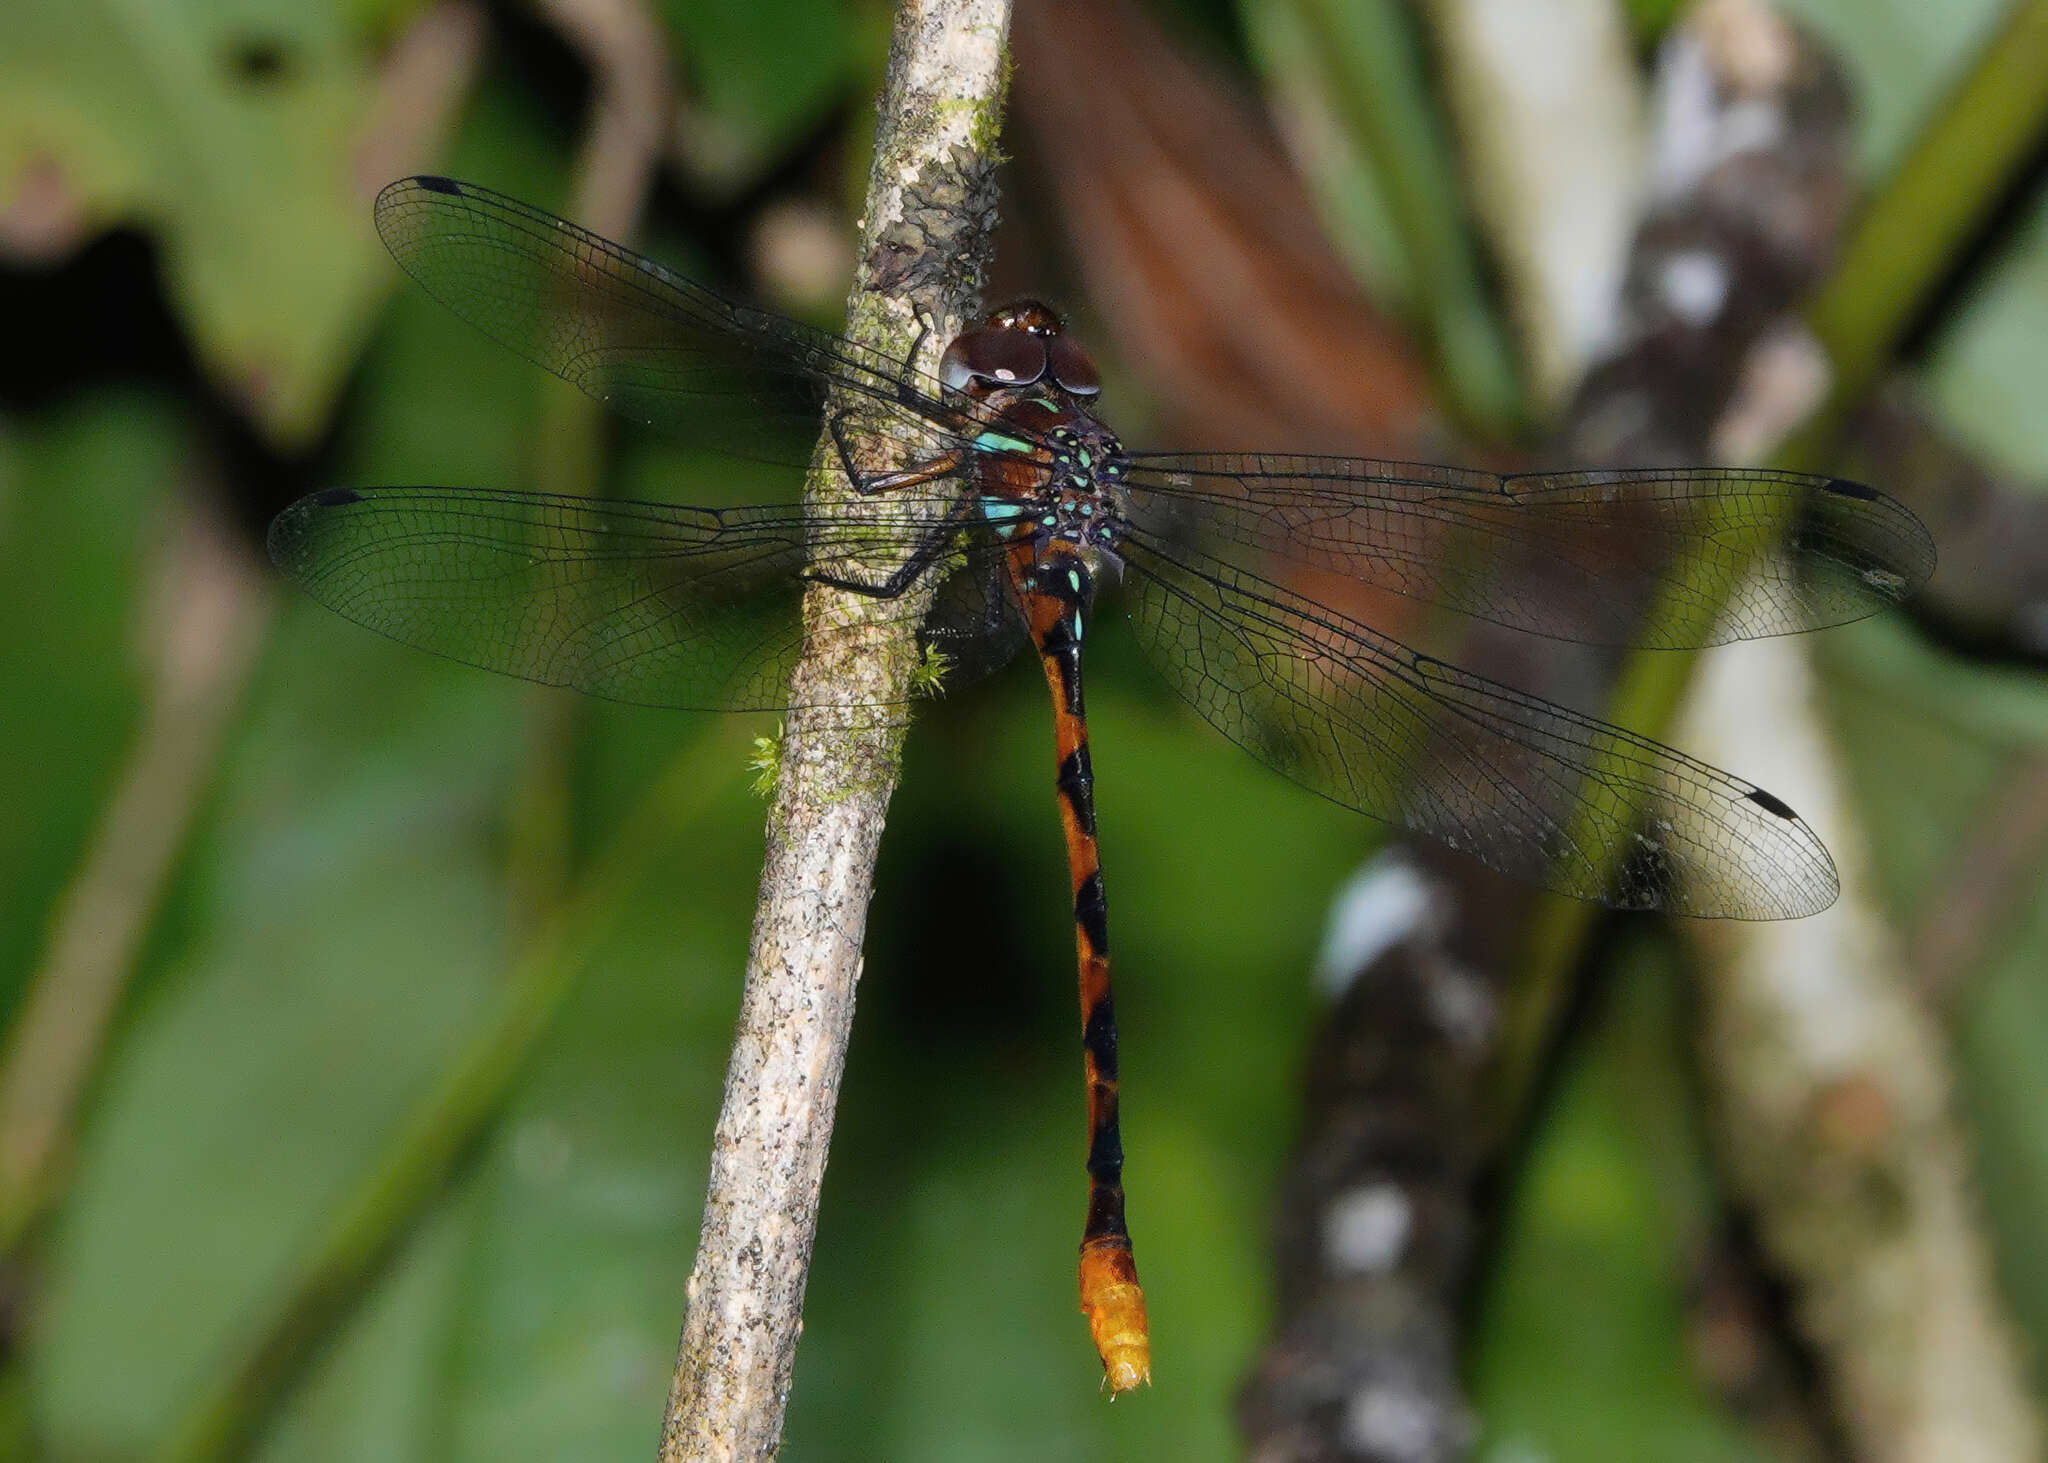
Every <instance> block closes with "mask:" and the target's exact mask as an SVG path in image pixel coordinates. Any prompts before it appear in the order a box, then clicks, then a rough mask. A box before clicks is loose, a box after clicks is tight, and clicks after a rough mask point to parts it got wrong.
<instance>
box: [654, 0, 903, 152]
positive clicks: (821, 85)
mask: <svg viewBox="0 0 2048 1463" xmlns="http://www.w3.org/2000/svg"><path fill="white" fill-rule="evenodd" d="M661 14H662V16H663V18H664V19H665V20H666V22H667V23H668V28H669V30H670V32H671V33H672V34H673V35H674V36H675V38H676V54H677V58H678V62H679V65H680V68H681V71H682V83H683V89H684V91H685V93H686V94H688V95H689V96H691V97H692V98H693V99H694V100H695V102H696V104H697V105H695V106H693V107H692V108H691V109H690V111H689V113H688V114H687V115H686V117H685V120H684V122H683V124H682V128H681V132H680V136H679V139H678V141H679V146H680V148H681V151H682V155H683V157H684V158H685V159H687V160H689V162H690V163H691V165H692V166H693V167H694V168H695V169H696V171H697V172H698V173H699V175H700V176H701V177H702V178H703V179H704V180H705V181H706V182H708V183H710V184H712V185H713V186H714V187H716V188H718V189H720V190H723V191H738V190H740V189H741V188H743V187H745V186H747V185H749V184H751V183H753V182H754V181H755V180H756V179H757V177H758V176H759V174H760V172H761V171H762V170H763V169H765V168H766V167H768V166H769V165H770V164H771V163H773V162H774V161H775V160H776V159H777V158H778V157H779V156H780V155H781V153H782V152H783V151H784V150H785V149H786V148H788V147H789V146H790V145H791V144H793V143H794V142H796V141H797V140H798V139H799V138H800V137H801V136H802V135H803V134H804V133H805V132H806V131H808V130H809V129H811V128H813V127H815V126H817V125H818V124H819V123H820V122H821V121H822V120H824V118H825V116H826V115H827V114H828V113H829V112H830V111H831V110H832V109H833V108H834V107H837V106H839V105H840V104H841V103H842V102H843V101H845V100H846V99H847V97H848V96H849V94H850V92H851V88H852V83H853V82H854V80H855V78H856V77H858V76H860V75H862V73H863V72H864V71H865V70H866V69H868V68H869V66H870V64H871V63H872V64H873V65H879V63H880V59H881V51H880V50H879V49H877V48H876V46H875V45H873V44H871V42H873V41H874V40H875V39H876V32H875V31H874V28H873V27H871V26H868V25H865V24H862V23H860V22H859V21H858V19H857V17H856V15H855V13H854V11H853V10H852V8H850V6H849V5H848V3H847V0H753V3H749V4H744V5H734V4H730V3H728V0H661ZM881 40H882V43H883V44H886V36H883V37H881ZM862 130H866V128H865V126H864V125H863V127H862Z"/></svg>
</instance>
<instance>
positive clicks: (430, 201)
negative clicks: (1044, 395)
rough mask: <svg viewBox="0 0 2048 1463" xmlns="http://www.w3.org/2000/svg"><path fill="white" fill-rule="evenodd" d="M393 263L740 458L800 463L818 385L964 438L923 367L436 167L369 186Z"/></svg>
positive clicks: (877, 427) (879, 417)
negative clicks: (746, 300) (377, 187)
mask: <svg viewBox="0 0 2048 1463" xmlns="http://www.w3.org/2000/svg"><path fill="white" fill-rule="evenodd" d="M376 218H377V232H378V234H379V235H380V236H381V237H382V238H383V240H384V243H385V246H386V247H387V248H389V249H390V251H391V254H392V257H393V258H394V259H396V260H397V261H398V264H399V267H400V268H402V269H403V270H405V272H406V273H407V274H409V275H411V276H412V277H413V279H415V280H416V281H418V282H419V284H420V285H421V286H422V287H423V288H424V289H425V290H426V291H427V293H428V294H430V295H432V296H433V297H434V298H435V299H436V300H439V301H440V302H441V303H442V304H444V305H446V306H448V307H449V308H450V309H451V310H453V311H454V312H455V313H456V314H458V315H460V316H461V317H462V318H463V319H465V320H467V321H469V322H470V323H471V324H472V325H475V326H476V327H477V328H479V329H480V330H482V331H483V332H484V333H485V334H487V335H489V336H491V337H493V338H494V339H496V340H498V341H500V342H502V343H503V344H505V345H507V346H509V347H510V348H511V349H512V350H514V351H517V352H518V353H519V354H520V355H523V356H525V357H526V358H527V359H528V360H531V361H533V362H535V363H536V364H538V365H540V366H543V367H545V368H546V369H547V370H549V371H552V372H553V373H554V374H555V375H557V376H560V377H561V378H562V379H563V380H565V381H568V382H569V383H571V384H572V385H574V386H576V387H577V388H578V389H580V390H582V391H584V392H587V393H588V394H589V395H591V396H593V397H595V398H597V399H598V400H599V401H602V402H604V403H606V404H607V405H608V406H611V407H613V408H615V409H616V410H618V411H619V412H620V413H621V414H623V415H625V416H627V417H629V418H631V419H632V420H634V421H639V422H645V423H647V424H649V425H652V426H655V427H659V428H662V429H664V430H666V431H668V432H670V433H672V434H674V435H676V436H678V437H680V438H683V439H684V440H687V441H690V442H693V443H696V444H699V445H703V446H708V447H715V448H719V449H721V450H725V451H730V452H736V453H739V454H740V455H743V456H750V457H760V458H764V459H766V460H769V461H777V462H791V463H794V464H796V465H802V464H803V463H805V462H807V461H808V460H809V456H810V450H811V444H812V442H813V441H814V440H815V438H816V434H817V429H818V423H819V408H820V406H821V404H822V403H823V400H824V392H825V389H826V388H827V387H828V386H834V385H836V386H838V387H840V388H841V389H842V390H843V392H844V393H845V395H846V398H847V400H849V401H851V402H853V403H855V404H856V405H858V406H859V407H861V408H862V409H861V410H860V411H859V420H858V422H857V423H856V424H855V427H856V430H857V432H858V433H859V435H861V436H863V437H865V438H870V439H872V438H875V437H884V438H890V439H894V440H897V441H900V442H902V443H903V444H904V448H905V452H906V454H908V455H915V456H918V457H923V456H927V455H930V454H931V453H932V452H933V451H934V447H933V442H934V438H935V437H936V438H937V440H938V448H937V449H936V450H940V451H943V450H944V449H945V448H946V447H947V446H949V445H953V444H954V443H956V442H958V441H959V440H960V439H961V436H962V433H963V432H965V433H966V435H968V436H971V435H972V432H971V431H967V429H966V423H965V422H964V420H963V418H962V416H961V414H960V412H959V411H957V410H956V409H955V408H954V407H953V406H951V405H948V404H947V403H946V402H945V401H944V400H943V399H942V398H941V394H940V389H939V384H938V382H937V381H936V380H934V379H932V378H930V377H927V376H922V375H914V374H912V373H911V372H909V371H908V370H906V368H904V367H903V366H902V365H900V364H899V363H897V362H895V361H891V360H889V359H888V358H886V357H885V356H883V355H881V354H880V353H878V352H876V351H873V350H869V349H868V348H866V347H864V346H860V345H857V344H855V343H854V342H852V341H849V340H845V339H842V338H841V337H839V336H836V335H832V334H830V333H828V332H826V331H822V330H816V329H813V328H812V327H810V326H808V325H804V324H802V323H800V322H798V321H794V320H789V319H785V318H784V317H782V316H780V315H775V314H772V313H770V312H768V311H766V310H757V309H754V308H753V307H751V306H748V305H742V304H739V303H738V302H736V301H733V300H728V299H726V298H725V297H724V296H722V295H720V294H718V293H717V292H715V291H713V290H710V289H707V288H705V287H704V286H703V285H700V284H697V283H695V282H694V281H692V280H689V279H686V278H684V277H683V276H682V275H679V274H677V273H675V272H674V271H673V270H670V269H667V268H664V267H663V266H662V265H660V264H657V263H655V262H654V261H653V260H651V259H646V258H643V257H642V256H640V255H638V254H635V253H633V252H632V251H631V250H629V249H625V248H622V247H621V246H619V245H617V244H614V243H612V242H611V241H610V240H609V239H605V238H601V237H600V236H598V235H596V234H593V233H591V232H590V231H589V230H587V229H582V228H578V227H577V226H576V225H575V224H572V223H569V222H568V221H567V220H565V219H560V218H556V217H555V216H554V215H553V214H550V213H545V212H543V211H542V210H540V209H537V208H533V207H530V206H528V205H527V204H524V203H521V202H519V201H518V200H516V199H512V198H507V197H505V196H504V195H503V194H500V193H494V192H492V191H491V190H490V189H488V188H479V187H477V186H476V185H475V184H472V183H461V182H456V181H455V180H453V179H449V178H437V177H417V178H406V179H402V180H400V181H399V182H396V183H393V184H391V185H390V186H389V187H387V188H385V189H384V191H383V192H382V193H380V194H378V195H377V205H376Z"/></svg>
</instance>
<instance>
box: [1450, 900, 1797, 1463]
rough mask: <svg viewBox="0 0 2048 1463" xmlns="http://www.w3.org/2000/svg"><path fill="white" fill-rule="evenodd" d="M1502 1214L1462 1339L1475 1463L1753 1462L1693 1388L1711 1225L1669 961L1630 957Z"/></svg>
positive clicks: (1735, 1427)
mask: <svg viewBox="0 0 2048 1463" xmlns="http://www.w3.org/2000/svg"><path fill="white" fill-rule="evenodd" d="M1614 966H1615V968H1614V969H1613V970H1612V972H1611V976H1612V982H1613V983H1612V986H1611V987H1610V989H1609V990H1608V991H1607V992H1606V993H1605V997H1604V999H1603V1000H1602V1002H1601V1005H1602V1010H1601V1013H1600V1015H1599V1018H1598V1020H1597V1024H1596V1027H1595V1029H1594V1030H1593V1031H1591V1032H1588V1033H1585V1034H1586V1035H1587V1036H1588V1037H1590V1039H1589V1040H1586V1041H1582V1042H1580V1043H1579V1044H1577V1045H1576V1046H1575V1048H1574V1050H1573V1052H1572V1055H1571V1057H1570V1065H1569V1069H1568V1070H1567V1071H1566V1072H1565V1074H1564V1076H1563V1080H1562V1083H1561V1086H1560V1090H1559V1091H1557V1092H1556V1093H1555V1094H1554V1096H1553V1100H1552V1102H1551V1104H1550V1106H1549V1109H1548V1111H1547V1113H1546V1116H1545V1118H1544V1122H1543V1125H1542V1128H1541V1129H1540V1130H1539V1131H1538V1132H1537V1134H1536V1135H1535V1138H1534V1147H1533V1149H1532V1150H1531V1151H1530V1153H1529V1154H1528V1157H1527V1162H1526V1165H1525V1167H1524V1169H1523V1171H1522V1173H1521V1175H1520V1177H1519V1180H1518V1183H1517V1189H1516V1192H1515V1194H1514V1196H1513V1197H1512V1199H1511V1200H1510V1203H1509V1208H1508V1213H1507V1216H1506V1219H1505V1227H1504V1231H1503V1234H1502V1238H1501V1241H1500V1251H1499V1254H1498V1257H1497V1261H1496V1267H1497V1268H1496V1274H1495V1280H1494V1283H1493V1285H1492V1286H1491V1287H1490V1288H1489V1290H1488V1293H1487V1295H1486V1299H1485V1302H1484V1311H1483V1314H1482V1315H1481V1316H1480V1318H1479V1322H1478V1329H1477V1333H1476V1336H1475V1338H1474V1342H1473V1347H1474V1355H1473V1362H1472V1379H1473V1400H1474V1403H1475V1405H1476V1406H1477V1407H1478V1408H1479V1411H1480V1414H1481V1416H1482V1418H1483V1419H1484V1424H1485V1441H1484V1443H1483V1444H1482V1446H1481V1448H1480V1449H1479V1451H1478V1455H1477V1456H1478V1457H1479V1458H1480V1459H1482V1460H1487V1463H1510V1460H1518V1459H1525V1458H1559V1459H1566V1458H1568V1459H1570V1460H1572V1463H1609V1460H1612V1463H1641V1460H1643V1459H1649V1458H1654V1459H1657V1460H1658V1463H1738V1460H1743V1463H1761V1460H1764V1459H1767V1458H1769V1457H1771V1456H1772V1454H1771V1453H1770V1452H1769V1451H1768V1450H1767V1449H1766V1448H1764V1447H1763V1446H1762V1445H1761V1444H1760V1443H1759V1442H1758V1441H1756V1440H1755V1439H1752V1438H1751V1437H1749V1436H1747V1435H1746V1434H1745V1432H1744V1431H1743V1429H1742V1428H1741V1426H1740V1425H1739V1424H1738V1423H1737V1422H1736V1420H1735V1419H1734V1418H1733V1417H1731V1416H1730V1415H1728V1414H1727V1413H1726V1412H1725V1411H1724V1410H1723V1409H1722V1408H1721V1407H1720V1406H1719V1405H1718V1404H1717V1403H1716V1402H1715V1400H1714V1399H1713V1398H1712V1397H1711V1396H1709V1395H1708V1394H1707V1393H1706V1392H1705V1390H1704V1389H1703V1388H1702V1386H1701V1385H1700V1382H1699V1380H1698V1378H1697V1377H1696V1376H1695V1375H1694V1374H1693V1372H1692V1369H1691V1366H1690V1363H1689V1360H1688V1355H1687V1347H1686V1315H1685V1296H1686V1293H1687V1285H1688V1280H1689V1273H1688V1267H1689V1265H1690V1264H1692V1263H1695V1262H1696V1261H1697V1257H1698V1256H1699V1254H1700V1253H1701V1242H1702V1237H1703V1235H1704V1233H1705V1232H1706V1231H1707V1229H1708V1228H1709V1227H1710V1226H1711V1225H1712V1224H1713V1223H1714V1219H1715V1215H1714V1210H1713V1207H1712V1193H1711V1188H1710V1180H1709V1179H1708V1177H1707V1172H1708V1170H1707V1161H1706V1156H1705V1154H1704V1152H1703V1151H1702V1149H1701V1146H1700V1141H1699V1135H1698V1134H1697V1132H1696V1131H1695V1130H1694V1128H1693V1123H1694V1121H1695V1119H1696V1115H1695V1111H1694V1107H1693V1103H1692V1096H1691V1093H1690V1091H1689V1090H1688V1085H1687V1083H1686V1082H1685V1080H1684V1077H1683V1073H1684V1072H1685V1070H1686V1061H1687V1058H1686V1055H1685V1047H1684V1042H1683V1038H1682V1036H1681V1026H1680V1019H1681V1011H1682V1006H1681V1003H1680V1000H1679V995H1678V983H1677V979H1676V975H1677V972H1676V970H1675V969H1674V963H1673V961H1672V959H1671V954H1670V951H1669V948H1668V947H1663V946H1657V945H1653V944H1651V943H1649V942H1648V941H1646V940H1643V939H1637V940H1634V941H1631V942H1629V944H1628V946H1627V949H1626V953H1625V955H1624V957H1623V958H1621V959H1619V960H1617V961H1615V962H1614Z"/></svg>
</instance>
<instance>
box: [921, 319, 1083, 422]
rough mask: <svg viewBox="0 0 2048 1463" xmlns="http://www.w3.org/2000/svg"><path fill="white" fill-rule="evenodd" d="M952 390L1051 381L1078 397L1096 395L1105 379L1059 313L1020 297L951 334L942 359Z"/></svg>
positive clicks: (982, 390) (976, 393)
mask: <svg viewBox="0 0 2048 1463" xmlns="http://www.w3.org/2000/svg"><path fill="white" fill-rule="evenodd" d="M939 379H940V380H941V381H943V382H944V383H945V384H946V386H947V388H948V389H949V390H953V391H959V392H964V393H965V394H967V395H968V396H972V397H975V398H977V399H979V398H982V397H986V396H988V395H990V394H991V393H992V392H996V391H1001V390H1003V389H1005V388H1009V387H1017V386H1035V385H1037V384H1039V383H1040V382H1047V383H1049V384H1051V385H1053V386H1057V387H1059V388H1060V389H1061V390H1063V391H1066V392H1068V393H1070V394H1072V395H1074V396H1094V395H1095V394H1096V393H1097V392H1099V391H1101V390H1102V378H1101V377H1100V376H1099V375H1097V374H1096V371H1095V363H1094V362H1093V361H1091V360H1089V359H1088V353H1087V352H1086V351H1084V350H1082V349H1081V347H1080V346H1078V345H1076V344H1074V341H1073V338H1072V337H1071V336H1069V335H1067V334H1066V332H1065V329H1064V327H1063V326H1061V324H1060V317H1059V316H1058V315H1055V314H1054V313H1053V312H1052V310H1051V308H1050V307H1048V306H1046V305H1042V304H1040V303H1039V302H1038V301H1037V300H1019V301H1017V302H1016V303H1015V304H1013V305H1005V306H1003V308H1002V309H1000V310H997V311H995V312H994V313H993V314H991V315H990V316H989V317H988V318H987V319H986V320H984V321H982V322H981V323H980V324H979V325H974V326H970V327H969V328H968V329H966V330H963V331H961V332H960V334H959V335H957V336H955V337H954V338H953V343H952V344H951V345H949V346H947V347H946V354H945V355H944V356H943V357H941V358H940V361H939Z"/></svg>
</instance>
